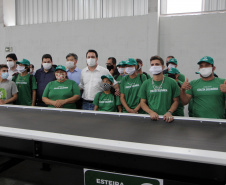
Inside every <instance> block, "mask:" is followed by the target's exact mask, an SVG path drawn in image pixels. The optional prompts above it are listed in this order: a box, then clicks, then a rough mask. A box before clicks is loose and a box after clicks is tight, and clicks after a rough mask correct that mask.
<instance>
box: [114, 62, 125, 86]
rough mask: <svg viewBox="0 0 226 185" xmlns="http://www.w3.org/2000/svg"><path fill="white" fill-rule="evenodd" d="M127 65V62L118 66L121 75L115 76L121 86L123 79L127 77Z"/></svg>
mask: <svg viewBox="0 0 226 185" xmlns="http://www.w3.org/2000/svg"><path fill="white" fill-rule="evenodd" d="M125 63H126V61H121V62H119V63H118V65H117V70H118V72H119V74H118V75H115V76H114V79H115V80H116V81H117V82H118V84H119V85H120V83H121V81H122V78H123V77H124V76H125V66H126V64H125Z"/></svg>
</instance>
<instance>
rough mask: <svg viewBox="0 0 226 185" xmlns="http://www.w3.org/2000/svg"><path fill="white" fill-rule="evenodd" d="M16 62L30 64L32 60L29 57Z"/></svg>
mask: <svg viewBox="0 0 226 185" xmlns="http://www.w3.org/2000/svg"><path fill="white" fill-rule="evenodd" d="M16 64H23V65H27V66H30V61H29V60H27V59H23V60H21V61H17V62H16Z"/></svg>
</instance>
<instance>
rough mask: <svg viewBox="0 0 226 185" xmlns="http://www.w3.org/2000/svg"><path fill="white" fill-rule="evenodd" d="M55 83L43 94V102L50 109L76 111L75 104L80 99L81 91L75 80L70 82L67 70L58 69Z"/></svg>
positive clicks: (60, 66) (48, 85) (50, 84)
mask: <svg viewBox="0 0 226 185" xmlns="http://www.w3.org/2000/svg"><path fill="white" fill-rule="evenodd" d="M55 76H56V79H57V80H55V81H52V82H49V83H48V84H47V86H46V88H45V90H44V92H43V95H42V101H43V102H44V103H45V104H46V105H48V106H49V107H56V108H68V109H76V104H75V102H76V101H78V100H79V99H80V90H79V87H78V85H77V84H76V82H75V81H73V80H68V79H67V78H66V77H67V72H66V68H65V67H64V66H62V65H59V66H57V67H56V70H55Z"/></svg>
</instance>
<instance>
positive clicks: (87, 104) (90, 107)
mask: <svg viewBox="0 0 226 185" xmlns="http://www.w3.org/2000/svg"><path fill="white" fill-rule="evenodd" d="M82 109H83V110H94V104H93V103H90V102H87V101H85V100H84V101H83V104H82Z"/></svg>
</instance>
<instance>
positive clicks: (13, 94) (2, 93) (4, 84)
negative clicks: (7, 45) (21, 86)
mask: <svg viewBox="0 0 226 185" xmlns="http://www.w3.org/2000/svg"><path fill="white" fill-rule="evenodd" d="M8 76H9V73H8V66H7V65H5V64H0V105H4V104H9V103H12V102H14V101H16V99H17V92H18V90H17V86H16V84H15V82H13V81H11V80H8V79H7V78H8Z"/></svg>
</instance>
